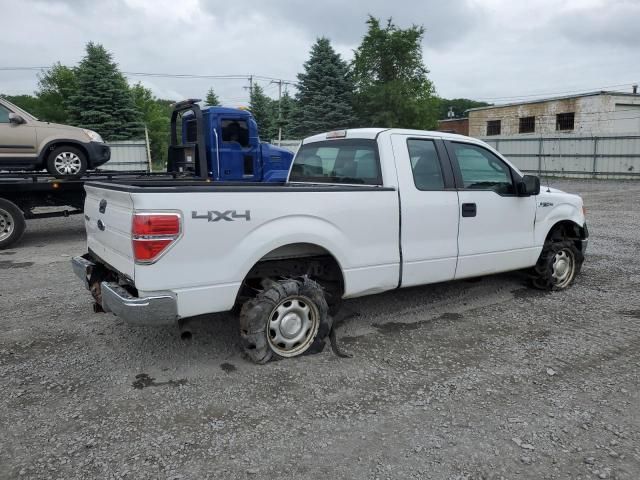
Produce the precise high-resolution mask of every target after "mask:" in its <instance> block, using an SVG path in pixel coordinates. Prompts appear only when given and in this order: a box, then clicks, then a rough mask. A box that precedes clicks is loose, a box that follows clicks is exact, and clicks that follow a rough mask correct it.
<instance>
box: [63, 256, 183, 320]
mask: <svg viewBox="0 0 640 480" xmlns="http://www.w3.org/2000/svg"><path fill="white" fill-rule="evenodd" d="M71 265H72V267H73V271H74V273H75V274H76V276H77V277H78V278H80V280H82V282H83V284H84V286H85V288H87V289H88V290H90V289H91V285H90V279H91V274H92V271H93V269H94V268H95V267H96V263H95V262H93V261H92V260H91V259H90V258H87V256H86V255H85V256H83V257H73V258H72V259H71ZM95 281H98V279H95ZM100 299H101V301H100V306H101V307H102V309H103V310H104V311H105V312H112V313H113V314H115V315H117V316H118V317H120V318H122V319H123V320H124V321H126V322H127V323H130V324H132V325H150V326H158V325H171V324H174V323H175V322H176V321H177V320H178V304H177V300H176V296H175V294H174V293H172V292H154V293H153V295H148V296H145V297H138V296H135V295H132V294H131V293H130V292H129V291H128V290H127V289H126V288H124V287H122V286H121V285H119V284H118V283H116V282H104V281H103V282H100Z"/></svg>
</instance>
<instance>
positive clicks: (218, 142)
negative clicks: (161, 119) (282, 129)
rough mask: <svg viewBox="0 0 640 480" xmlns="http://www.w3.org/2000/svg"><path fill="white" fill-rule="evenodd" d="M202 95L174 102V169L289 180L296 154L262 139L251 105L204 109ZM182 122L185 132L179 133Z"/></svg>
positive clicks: (235, 178)
mask: <svg viewBox="0 0 640 480" xmlns="http://www.w3.org/2000/svg"><path fill="white" fill-rule="evenodd" d="M198 101H199V100H196V99H192V100H185V101H184V102H179V103H177V104H176V105H175V106H174V111H173V114H172V117H171V144H170V146H169V165H168V170H169V171H173V172H181V173H182V172H184V173H195V174H196V175H197V176H199V177H201V178H207V179H210V180H212V181H226V182H243V181H244V182H283V181H285V180H286V178H287V174H288V171H289V166H290V165H291V161H292V160H293V153H292V152H290V151H289V150H286V149H284V148H279V147H276V146H275V145H270V144H269V143H266V142H261V141H260V136H259V133H258V125H257V123H256V121H255V119H254V118H253V115H251V112H250V111H248V110H242V109H237V108H225V107H206V108H203V109H201V108H200V107H199V105H198V104H197V102H198ZM178 127H179V129H180V131H179V132H178Z"/></svg>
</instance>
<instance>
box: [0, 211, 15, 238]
mask: <svg viewBox="0 0 640 480" xmlns="http://www.w3.org/2000/svg"><path fill="white" fill-rule="evenodd" d="M14 229H15V224H14V223H13V217H12V216H11V215H10V214H9V212H7V211H6V210H3V209H2V208H0V242H1V241H2V240H5V239H6V238H9V237H10V236H11V234H12V233H13V230H14Z"/></svg>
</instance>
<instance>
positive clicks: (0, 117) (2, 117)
mask: <svg viewBox="0 0 640 480" xmlns="http://www.w3.org/2000/svg"><path fill="white" fill-rule="evenodd" d="M0 123H9V110H7V109H6V108H5V107H3V106H2V105H0Z"/></svg>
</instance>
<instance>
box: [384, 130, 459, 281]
mask: <svg viewBox="0 0 640 480" xmlns="http://www.w3.org/2000/svg"><path fill="white" fill-rule="evenodd" d="M391 138H392V144H393V152H394V156H395V157H396V171H397V173H398V183H399V185H402V188H401V190H400V196H401V202H400V211H401V218H402V221H401V247H402V286H403V287H409V286H411V285H422V284H426V283H435V282H442V281H446V280H452V279H453V278H454V275H455V271H456V258H457V255H458V220H459V213H458V193H457V192H456V190H455V186H454V181H453V172H452V170H451V166H450V164H449V162H448V159H447V155H446V151H445V149H444V144H443V143H442V140H440V139H436V138H429V137H418V136H417V137H409V138H408V137H407V136H406V135H392V137H391Z"/></svg>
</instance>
